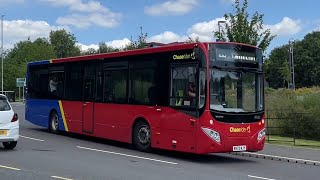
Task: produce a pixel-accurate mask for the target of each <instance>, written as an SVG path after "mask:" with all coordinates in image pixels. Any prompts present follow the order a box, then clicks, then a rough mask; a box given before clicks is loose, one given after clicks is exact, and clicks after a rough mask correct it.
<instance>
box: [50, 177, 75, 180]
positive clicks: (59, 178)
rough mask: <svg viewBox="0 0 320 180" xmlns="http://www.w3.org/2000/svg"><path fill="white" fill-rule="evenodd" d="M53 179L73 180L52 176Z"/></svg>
mask: <svg viewBox="0 0 320 180" xmlns="http://www.w3.org/2000/svg"><path fill="white" fill-rule="evenodd" d="M51 177H52V178H55V179H63V180H73V179H69V178H64V177H60V176H51Z"/></svg>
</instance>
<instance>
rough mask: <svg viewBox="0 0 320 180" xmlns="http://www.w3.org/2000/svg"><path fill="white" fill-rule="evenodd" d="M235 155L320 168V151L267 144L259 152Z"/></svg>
mask: <svg viewBox="0 0 320 180" xmlns="http://www.w3.org/2000/svg"><path fill="white" fill-rule="evenodd" d="M230 154H233V155H240V156H247V157H254V158H261V159H269V160H275V161H284V162H291V163H300V164H308V165H315V166H320V149H311V148H304V147H298V146H283V145H274V144H265V147H264V149H263V150H262V151H259V152H254V153H253V152H236V153H230Z"/></svg>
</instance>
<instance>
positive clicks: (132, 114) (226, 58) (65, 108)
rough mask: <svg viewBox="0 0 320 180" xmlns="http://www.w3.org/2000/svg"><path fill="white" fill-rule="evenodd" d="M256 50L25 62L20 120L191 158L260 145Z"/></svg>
mask: <svg viewBox="0 0 320 180" xmlns="http://www.w3.org/2000/svg"><path fill="white" fill-rule="evenodd" d="M262 64H263V59H262V50H261V49H260V48H257V47H254V46H249V45H245V44H240V43H228V42H208V43H206V42H198V43H176V44H167V45H162V46H157V47H148V48H144V49H138V50H130V51H121V52H113V53H104V54H96V55H86V56H79V57H70V58H61V59H52V60H43V61H36V62H31V63H28V66H27V95H26V115H25V119H26V120H28V121H30V122H31V123H33V124H35V125H38V126H42V127H45V128H48V129H49V130H50V131H51V132H53V133H58V132H61V131H66V132H71V133H76V134H83V135H88V136H93V137H98V138H105V139H109V140H114V141H120V142H125V143H132V144H133V145H134V146H135V147H136V148H137V149H138V150H141V151H149V150H150V149H152V148H156V149H166V150H174V151H181V152H190V153H196V154H207V153H214V152H233V151H259V150H262V149H263V147H264V141H265V122H264V121H265V120H264V117H265V116H264V77H263V66H262Z"/></svg>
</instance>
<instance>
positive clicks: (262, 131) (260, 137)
mask: <svg viewBox="0 0 320 180" xmlns="http://www.w3.org/2000/svg"><path fill="white" fill-rule="evenodd" d="M265 136H266V128H263V129H262V130H261V131H260V132H259V133H258V137H257V140H258V141H261V139H262V138H263V137H265Z"/></svg>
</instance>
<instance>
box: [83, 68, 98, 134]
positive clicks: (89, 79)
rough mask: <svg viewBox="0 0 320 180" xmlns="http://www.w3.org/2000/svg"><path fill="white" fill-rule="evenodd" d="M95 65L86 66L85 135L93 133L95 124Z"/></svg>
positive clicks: (84, 97)
mask: <svg viewBox="0 0 320 180" xmlns="http://www.w3.org/2000/svg"><path fill="white" fill-rule="evenodd" d="M95 67H96V66H95V65H94V64H92V65H86V66H85V68H84V69H85V72H84V73H85V74H84V81H83V83H84V84H83V85H84V86H83V88H84V89H83V95H84V96H83V100H84V102H83V104H82V107H83V108H82V131H83V132H84V133H90V134H92V133H93V124H94V116H93V109H94V102H93V100H94V92H95V91H94V89H95Z"/></svg>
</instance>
